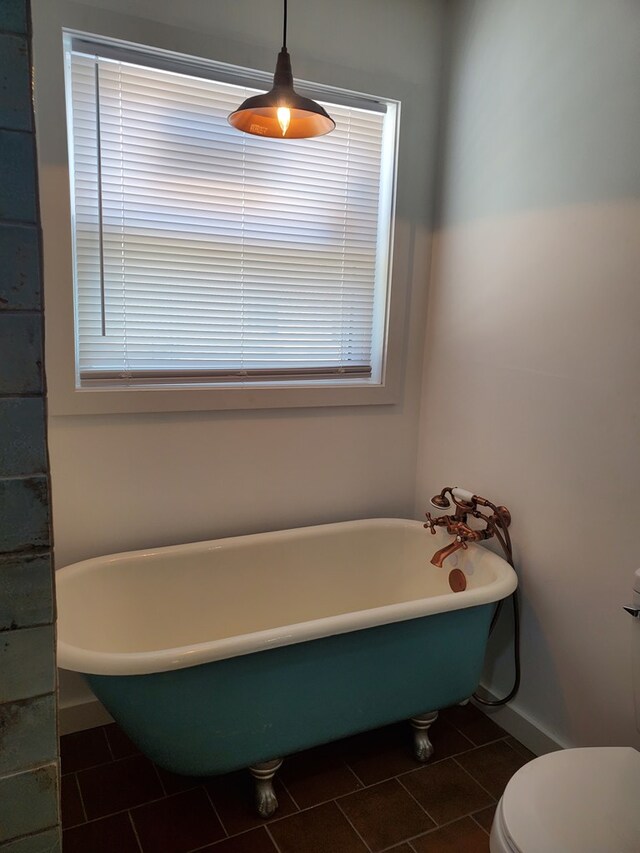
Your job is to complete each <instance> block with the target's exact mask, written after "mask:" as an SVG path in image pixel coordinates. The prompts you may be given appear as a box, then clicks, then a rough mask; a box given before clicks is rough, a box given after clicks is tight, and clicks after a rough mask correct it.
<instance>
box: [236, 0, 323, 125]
mask: <svg viewBox="0 0 640 853" xmlns="http://www.w3.org/2000/svg"><path fill="white" fill-rule="evenodd" d="M228 121H229V124H231V125H232V126H233V127H235V128H237V129H238V130H242V131H244V133H252V134H254V135H255V136H270V137H274V138H276V139H305V138H309V137H312V136H323V135H324V134H325V133H330V132H331V131H332V130H333V129H334V127H335V126H336V123H335V121H334V120H333V119H332V118H331V116H330V115H329V114H328V113H327V112H325V110H323V109H322V107H321V106H320V104H317V103H316V102H315V101H312V100H311V98H303V97H302V95H299V94H298V93H297V92H296V91H295V90H294V88H293V74H292V73H291V59H290V57H289V52H288V51H287V0H284V27H283V36H282V49H281V51H280V53H279V54H278V62H277V64H276V73H275V74H274V75H273V88H272V89H271V91H269V92H266V93H265V94H264V95H254V96H253V97H251V98H247V100H246V101H244V102H243V103H242V104H240V106H239V107H238V109H237V110H236V111H235V112H233V113H231V114H230V115H229V118H228Z"/></svg>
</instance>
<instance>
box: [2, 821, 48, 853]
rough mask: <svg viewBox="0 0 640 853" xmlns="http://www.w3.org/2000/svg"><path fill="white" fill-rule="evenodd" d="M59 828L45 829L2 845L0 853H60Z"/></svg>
mask: <svg viewBox="0 0 640 853" xmlns="http://www.w3.org/2000/svg"><path fill="white" fill-rule="evenodd" d="M61 849H62V843H61V841H60V828H59V827H58V828H56V829H47V830H46V831H45V832H37V833H36V834H35V835H27V836H24V837H23V838H19V839H18V840H17V841H9V842H8V843H7V844H3V845H2V853H60V850H61Z"/></svg>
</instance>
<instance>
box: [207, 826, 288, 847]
mask: <svg viewBox="0 0 640 853" xmlns="http://www.w3.org/2000/svg"><path fill="white" fill-rule="evenodd" d="M198 853H277V851H276V848H275V847H274V844H273V841H272V840H271V839H270V838H269V836H268V835H267V831H266V829H262V828H260V829H252V830H250V831H249V832H243V833H242V835H236V836H235V837H234V838H227V839H226V841H219V842H218V843H217V844H212V845H211V846H210V847H204V848H203V849H202V850H199V851H198Z"/></svg>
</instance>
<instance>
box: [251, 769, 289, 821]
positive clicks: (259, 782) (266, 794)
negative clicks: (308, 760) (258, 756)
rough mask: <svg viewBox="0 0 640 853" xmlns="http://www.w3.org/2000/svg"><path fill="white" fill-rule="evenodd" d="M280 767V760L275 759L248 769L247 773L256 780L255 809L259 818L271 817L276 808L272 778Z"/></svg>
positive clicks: (276, 801)
mask: <svg viewBox="0 0 640 853" xmlns="http://www.w3.org/2000/svg"><path fill="white" fill-rule="evenodd" d="M280 767H282V759H281V758H275V759H274V760H273V761H264V762H263V763H262V764H254V765H253V766H252V767H250V768H249V772H250V773H251V775H252V776H253V778H254V779H255V780H256V808H257V810H258V814H259V815H260V817H264V818H267V817H271V816H272V815H273V814H275V811H276V809H277V808H278V798H277V797H276V792H275V791H274V789H273V777H274V776H275V775H276V772H277V771H278V770H279V769H280Z"/></svg>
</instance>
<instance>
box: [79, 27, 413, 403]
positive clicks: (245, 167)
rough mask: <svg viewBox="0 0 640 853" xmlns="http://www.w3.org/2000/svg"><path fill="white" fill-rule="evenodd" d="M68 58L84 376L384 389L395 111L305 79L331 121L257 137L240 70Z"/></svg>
mask: <svg viewBox="0 0 640 853" xmlns="http://www.w3.org/2000/svg"><path fill="white" fill-rule="evenodd" d="M66 58H67V63H66V64H67V102H68V114H69V143H70V162H71V170H70V172H71V180H72V192H71V195H72V209H73V239H74V260H75V310H76V386H77V387H79V388H89V389H90V388H109V387H115V388H123V387H131V386H134V387H136V386H143V387H157V386H164V387H166V386H194V385H199V384H206V385H221V384H225V385H228V384H243V385H244V384H261V383H265V382H267V383H273V384H281V383H304V384H310V383H317V382H320V383H324V384H326V383H336V384H337V383H372V384H375V383H378V384H379V383H381V382H382V378H383V368H384V351H385V330H386V315H387V303H388V292H387V291H388V280H389V257H390V240H391V230H392V229H391V220H392V206H393V178H394V172H395V150H394V149H395V140H396V117H397V108H396V105H395V104H393V103H383V102H381V101H380V100H375V99H373V98H372V99H364V98H362V97H361V96H360V97H356V96H349V95H348V94H346V93H338V92H335V91H333V90H332V91H331V92H330V93H329V92H327V91H326V90H324V92H323V90H320V89H318V88H314V89H313V90H309V89H307V91H308V92H310V93H311V94H312V96H313V97H315V98H316V100H320V101H321V102H322V103H323V105H324V106H325V108H326V109H327V110H328V111H329V112H330V113H331V115H332V116H333V117H334V118H335V120H336V122H337V129H336V130H335V131H334V132H333V133H332V134H330V135H329V136H325V137H320V138H317V139H309V140H271V139H261V138H256V137H252V136H247V135H245V134H240V133H238V132H237V131H235V130H234V129H233V128H231V127H230V126H229V125H228V123H227V115H228V113H229V112H231V111H232V110H233V109H234V108H235V107H236V106H237V105H238V104H239V103H240V102H241V101H242V100H244V99H245V98H246V97H248V96H249V95H251V94H254V93H255V92H257V91H264V89H265V88H267V86H265V84H264V83H262V82H259V83H258V85H256V80H255V79H251V78H250V77H248V76H247V75H249V74H250V72H242V71H241V70H240V69H234V68H231V67H229V66H220V65H214V64H213V63H204V62H203V63H201V64H198V63H196V62H195V61H194V62H193V64H189V63H188V62H187V63H185V61H184V60H180V59H178V58H175V59H174V58H172V57H171V56H169V57H167V55H166V54H162V55H155V54H153V53H148V54H145V53H140V52H134V51H133V50H127V49H123V48H121V47H118V48H114V47H113V46H110V45H107V44H97V43H95V42H89V41H87V40H86V39H81V38H80V37H73V38H70V39H69V41H68V45H67V55H66ZM251 83H253V85H251ZM305 93H306V92H305ZM319 93H320V97H319V96H318V95H319Z"/></svg>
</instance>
